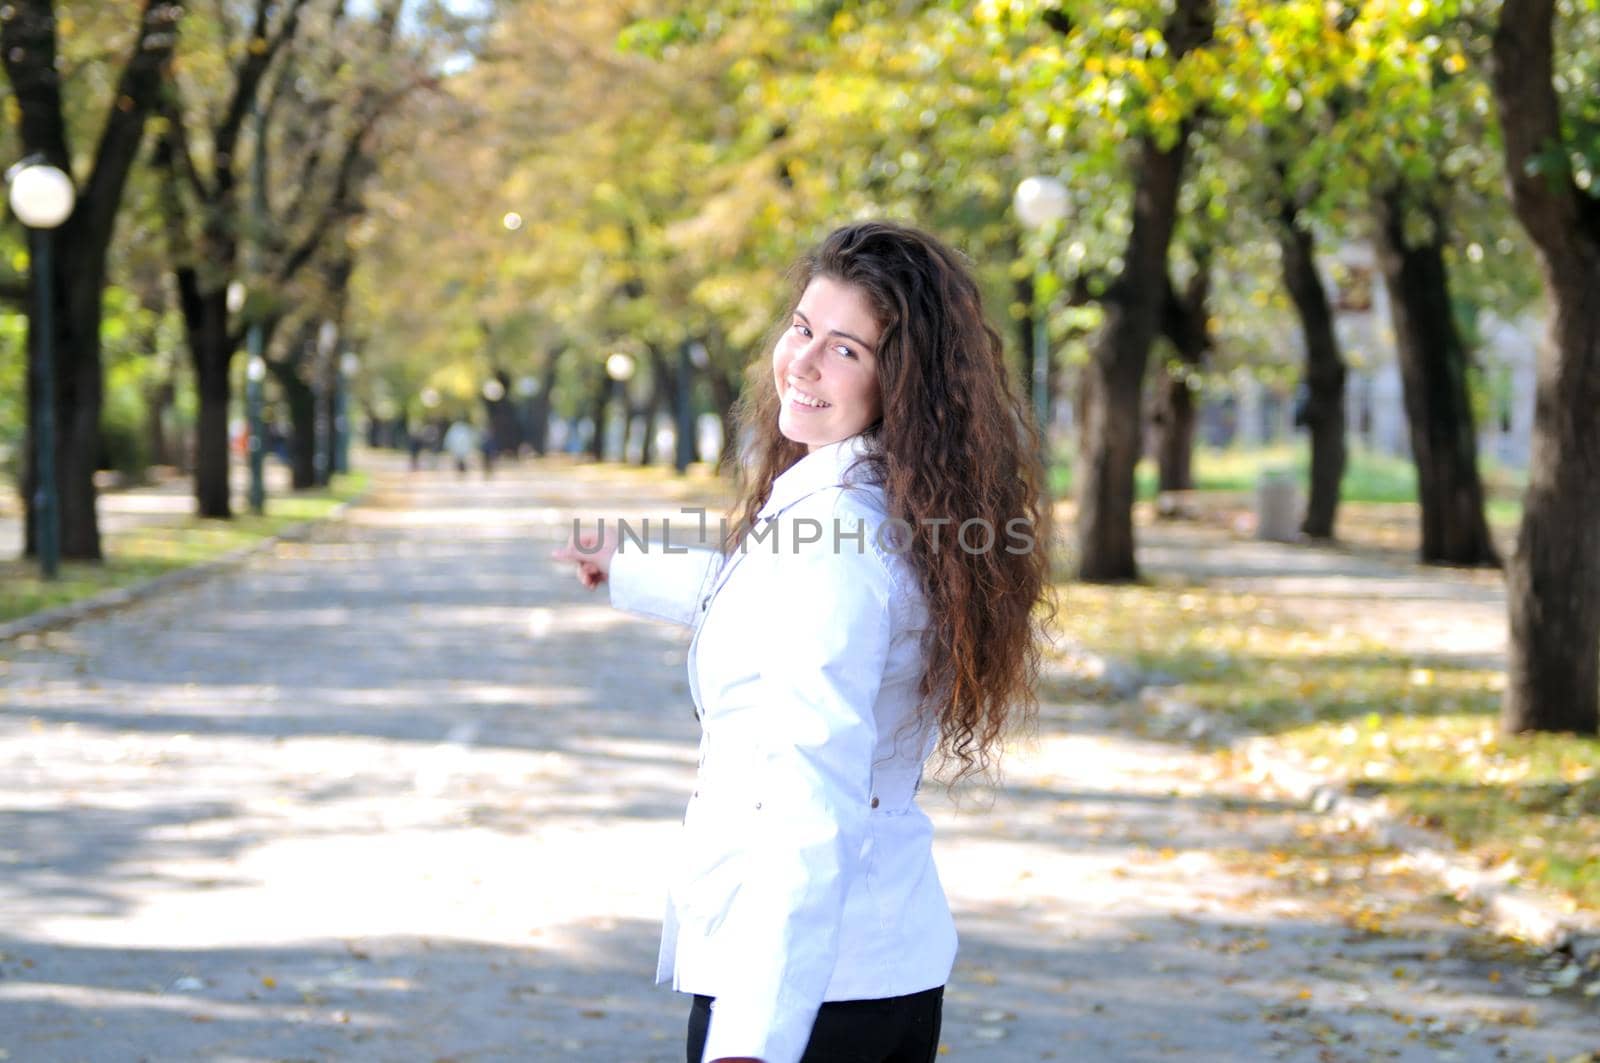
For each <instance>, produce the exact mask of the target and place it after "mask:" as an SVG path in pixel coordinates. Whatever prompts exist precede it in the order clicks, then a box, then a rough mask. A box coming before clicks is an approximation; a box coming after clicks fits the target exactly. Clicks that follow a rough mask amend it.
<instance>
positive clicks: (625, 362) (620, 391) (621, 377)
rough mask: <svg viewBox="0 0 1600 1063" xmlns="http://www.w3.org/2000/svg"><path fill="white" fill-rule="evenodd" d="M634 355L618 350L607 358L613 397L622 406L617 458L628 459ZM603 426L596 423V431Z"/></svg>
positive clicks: (607, 370)
mask: <svg viewBox="0 0 1600 1063" xmlns="http://www.w3.org/2000/svg"><path fill="white" fill-rule="evenodd" d="M634 368H635V366H634V361H633V356H632V355H629V354H623V353H622V352H621V351H618V352H617V353H616V354H613V355H611V356H610V357H609V358H607V359H606V376H608V377H610V378H611V397H612V400H613V401H614V402H616V403H617V404H618V405H619V406H620V407H621V412H622V428H621V431H620V432H619V433H618V440H617V460H618V461H627V460H628V455H627V449H628V420H629V418H628V402H627V398H628V381H630V380H632V379H633V370H634ZM600 429H601V426H600V425H595V431H597V432H598V431H600Z"/></svg>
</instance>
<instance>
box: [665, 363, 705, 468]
mask: <svg viewBox="0 0 1600 1063" xmlns="http://www.w3.org/2000/svg"><path fill="white" fill-rule="evenodd" d="M709 360H710V359H709V356H708V354H707V352H706V345H705V344H704V343H701V342H700V341H699V340H685V341H684V342H683V344H682V345H681V346H679V348H678V393H677V396H676V401H675V406H676V407H677V414H678V417H677V430H676V432H675V433H674V438H675V440H676V442H677V445H676V446H675V447H674V448H673V450H674V451H675V453H674V454H673V456H672V467H673V469H674V470H676V471H677V473H678V474H679V475H680V476H681V475H683V474H684V473H686V472H688V471H689V464H690V463H691V462H693V461H694V459H695V453H694V451H695V446H694V405H693V400H694V390H693V389H694V380H693V376H694V371H695V370H696V369H703V368H705V366H706V363H707V362H708V361H709Z"/></svg>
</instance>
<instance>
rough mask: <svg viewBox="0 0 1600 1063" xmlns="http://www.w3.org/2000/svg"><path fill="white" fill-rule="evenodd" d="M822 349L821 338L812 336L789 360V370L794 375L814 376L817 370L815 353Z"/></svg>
mask: <svg viewBox="0 0 1600 1063" xmlns="http://www.w3.org/2000/svg"><path fill="white" fill-rule="evenodd" d="M821 351H822V339H821V337H819V336H813V337H812V338H811V341H810V342H809V343H807V344H806V345H805V346H803V347H801V348H800V349H799V350H798V351H795V352H794V357H793V358H792V359H790V360H789V372H790V373H793V374H794V375H795V376H815V375H816V372H817V355H818V354H820V353H821Z"/></svg>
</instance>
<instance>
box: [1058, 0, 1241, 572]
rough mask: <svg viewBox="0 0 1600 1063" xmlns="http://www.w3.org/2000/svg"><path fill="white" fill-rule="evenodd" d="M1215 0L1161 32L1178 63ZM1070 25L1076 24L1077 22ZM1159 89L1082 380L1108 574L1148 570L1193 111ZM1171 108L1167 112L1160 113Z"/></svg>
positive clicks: (1086, 522) (1085, 538) (1093, 558)
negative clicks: (1149, 464)
mask: <svg viewBox="0 0 1600 1063" xmlns="http://www.w3.org/2000/svg"><path fill="white" fill-rule="evenodd" d="M1213 18H1214V13H1213V10H1212V8H1211V5H1210V3H1209V2H1208V0H1179V2H1178V4H1177V6H1176V8H1175V9H1174V10H1173V13H1172V16H1171V18H1170V20H1169V21H1168V22H1167V24H1166V27H1165V29H1164V30H1163V31H1162V32H1161V34H1160V37H1161V39H1162V43H1163V48H1162V49H1161V51H1160V52H1159V53H1158V54H1169V55H1170V56H1171V62H1172V63H1173V64H1176V63H1180V62H1182V60H1183V59H1184V57H1185V56H1187V55H1188V54H1190V53H1191V52H1193V51H1195V50H1196V49H1199V48H1201V47H1202V46H1204V45H1205V44H1206V43H1207V42H1208V41H1209V40H1210V39H1211V36H1212V33H1213V31H1214V25H1213ZM1069 32H1071V30H1070V29H1069ZM1170 91H1171V88H1170V87H1169V86H1163V87H1162V88H1160V89H1158V90H1157V93H1158V97H1157V102H1155V103H1152V105H1151V111H1152V112H1153V113H1152V118H1153V119H1156V120H1153V121H1152V123H1151V126H1152V127H1151V128H1147V130H1146V131H1145V132H1144V133H1143V134H1142V135H1141V136H1140V137H1139V140H1138V142H1137V144H1136V146H1135V147H1134V149H1133V150H1134V155H1135V162H1134V163H1133V193H1132V199H1133V202H1132V208H1131V215H1132V222H1131V225H1130V226H1129V230H1128V236H1127V242H1126V244H1125V246H1124V249H1123V252H1122V255H1121V259H1122V268H1121V270H1120V271H1118V272H1117V274H1116V276H1115V278H1114V279H1113V280H1112V281H1111V283H1110V286H1109V287H1108V288H1107V289H1106V291H1105V293H1104V295H1103V296H1102V297H1101V299H1100V303H1101V306H1102V308H1103V310H1104V313H1105V324H1104V326H1103V327H1102V329H1101V332H1100V336H1099V338H1098V340H1097V341H1096V343H1095V346H1094V350H1093V354H1092V356H1091V358H1090V360H1089V364H1088V365H1087V366H1085V368H1084V372H1083V375H1082V377H1081V380H1080V387H1081V389H1082V394H1081V396H1080V399H1079V408H1080V409H1081V410H1082V414H1083V423H1082V428H1081V431H1082V435H1081V441H1080V446H1079V469H1080V472H1079V480H1078V576H1079V578H1080V579H1083V580H1085V581H1089V582H1097V583H1106V582H1118V581H1126V580H1133V579H1137V578H1138V574H1139V567H1138V563H1137V561H1136V559H1135V557H1134V539H1133V490H1134V478H1133V474H1134V467H1135V466H1136V465H1137V464H1138V461H1139V454H1140V451H1141V449H1142V448H1141V439H1142V428H1143V419H1142V416H1141V414H1142V403H1141V396H1142V392H1143V386H1144V375H1145V365H1146V363H1147V361H1148V360H1149V356H1150V347H1151V344H1152V343H1153V342H1154V341H1155V338H1156V336H1157V334H1158V331H1159V329H1160V326H1161V321H1162V311H1163V309H1164V307H1165V303H1166V296H1167V288H1168V281H1167V269H1168V264H1167V249H1168V245H1169V243H1170V242H1171V239H1172V232H1173V229H1174V228H1175V226H1176V224H1177V214H1178V192H1179V189H1180V187H1181V184H1182V181H1183V169H1184V160H1185V154H1186V151H1187V148H1188V143H1187V142H1188V138H1189V128H1190V119H1189V118H1188V117H1187V116H1186V115H1185V113H1184V106H1183V104H1182V101H1181V98H1180V99H1176V100H1174V99H1167V98H1166V94H1167V93H1168V92H1170ZM1162 113H1164V114H1165V121H1160V120H1158V119H1157V116H1158V115H1160V114H1162Z"/></svg>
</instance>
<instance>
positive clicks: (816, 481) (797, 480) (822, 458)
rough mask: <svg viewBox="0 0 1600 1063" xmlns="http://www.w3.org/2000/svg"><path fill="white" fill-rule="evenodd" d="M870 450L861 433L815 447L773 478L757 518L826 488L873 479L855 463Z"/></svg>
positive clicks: (775, 511) (869, 481) (765, 516)
mask: <svg viewBox="0 0 1600 1063" xmlns="http://www.w3.org/2000/svg"><path fill="white" fill-rule="evenodd" d="M872 449H873V448H872V444H871V443H870V442H868V441H867V438H866V437H865V436H861V435H854V436H850V437H849V438H848V439H841V440H839V442H837V443H829V444H828V445H827V446H824V447H818V448H817V449H816V450H813V451H812V452H811V453H809V454H807V455H806V456H805V457H803V458H801V459H800V460H799V461H797V462H795V463H794V464H793V465H791V466H789V468H788V469H786V470H784V472H783V473H782V474H781V475H780V476H779V477H778V478H777V479H776V480H773V481H772V494H771V496H770V497H768V499H767V504H766V505H764V506H762V507H761V512H760V513H759V514H757V517H758V518H771V517H774V516H777V515H778V514H779V513H781V512H783V511H784V510H786V509H788V508H789V507H790V506H792V505H794V504H795V503H796V502H798V501H800V500H801V499H802V498H804V497H806V496H807V495H810V494H815V493H816V492H817V491H821V490H822V489H823V488H825V487H833V486H835V485H838V484H843V485H846V486H848V485H852V484H868V483H873V482H875V481H874V480H873V478H872V477H871V476H870V475H868V473H867V470H866V469H865V468H864V467H857V466H856V463H857V462H858V461H860V460H861V459H862V458H863V457H865V456H866V455H868V454H870V453H872Z"/></svg>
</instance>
